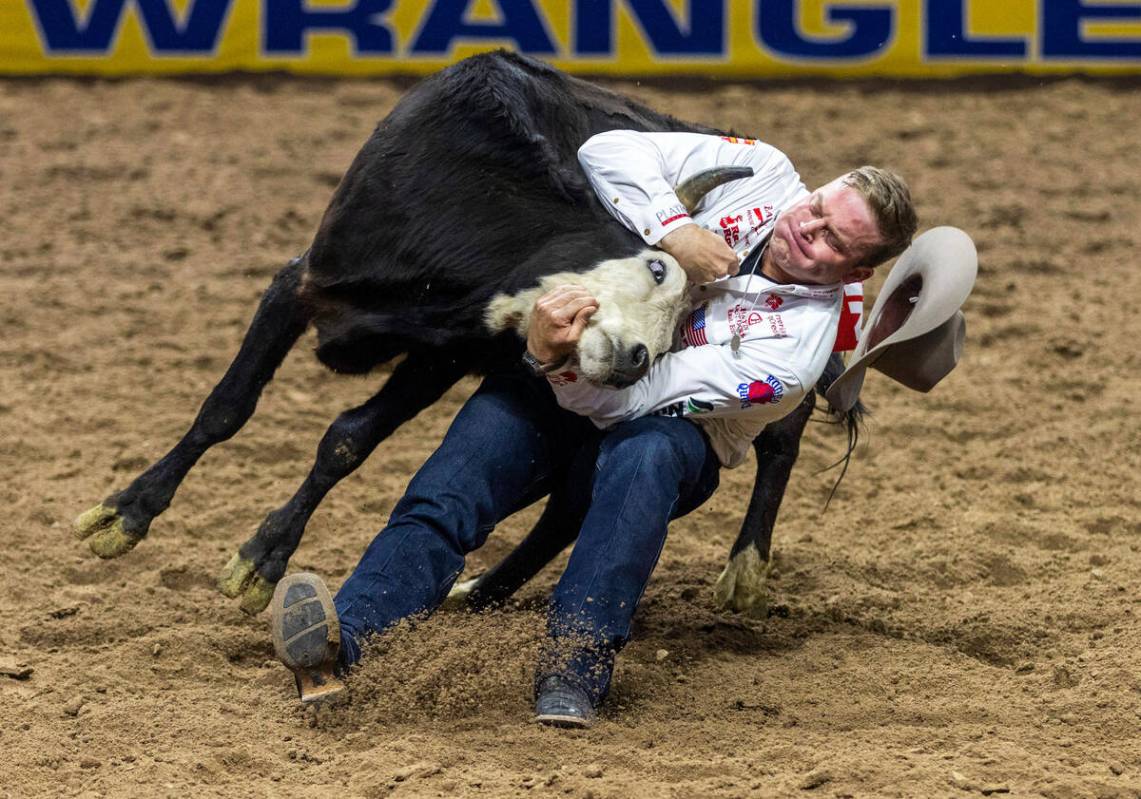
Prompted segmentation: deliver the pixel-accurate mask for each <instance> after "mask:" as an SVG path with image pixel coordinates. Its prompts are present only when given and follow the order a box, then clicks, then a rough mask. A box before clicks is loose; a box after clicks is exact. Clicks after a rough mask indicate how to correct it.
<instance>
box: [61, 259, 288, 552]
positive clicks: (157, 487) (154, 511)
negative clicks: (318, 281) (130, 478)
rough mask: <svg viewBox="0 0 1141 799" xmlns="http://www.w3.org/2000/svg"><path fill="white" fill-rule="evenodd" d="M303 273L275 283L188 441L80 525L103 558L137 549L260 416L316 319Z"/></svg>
mask: <svg viewBox="0 0 1141 799" xmlns="http://www.w3.org/2000/svg"><path fill="white" fill-rule="evenodd" d="M304 269H305V259H304V257H301V258H296V259H294V260H293V261H291V262H290V263H289V265H288V266H286V267H285V268H284V269H282V270H281V271H280V272H278V273H277V275H276V276H275V277H274V278H273V282H272V283H271V284H270V286H269V288H268V289H267V290H266V292H265V294H264V295H263V296H262V299H261V303H260V304H259V305H258V309H257V313H255V314H254V319H253V321H252V322H251V323H250V327H249V330H248V331H246V336H245V339H244V340H243V341H242V346H241V348H240V349H239V350H238V354H237V356H236V357H235V358H234V361H233V363H231V364H230V368H229V369H227V370H226V374H225V375H224V376H223V377H222V380H221V381H220V382H219V383H218V385H217V386H215V388H214V390H213V391H211V392H210V396H208V397H207V398H206V401H205V402H204V403H203V404H202V408H201V409H200V410H199V411H198V416H197V417H196V418H195V420H194V423H193V424H192V425H191V426H190V430H189V431H187V433H186V435H184V436H183V437H182V440H181V441H179V442H178V444H177V445H175V447H174V448H173V449H172V450H171V451H170V452H168V453H167V454H166V455H164V456H163V457H162V458H161V459H160V460H158V461H156V462H155V463H154V464H153V465H152V466H151V467H150V468H148V469H147V470H146V471H145V472H143V473H142V474H141V475H139V476H138V477H137V478H135V480H134V482H132V483H131V484H130V485H129V486H127V487H126V488H125V489H124V490H122V491H118V492H116V493H114V494H112V495H111V496H109V497H107V498H106V499H105V500H103V502H101V503H100V504H98V505H96V506H95V507H94V508H92V509H90V510H88V511H86V512H85V513H82V514H80V516H79V517H78V518H77V519H76V520H75V533H76V535H77V536H78V537H79V538H81V539H87V541H88V545H89V546H90V547H91V550H92V551H93V552H94V553H95V554H96V555H98V556H99V557H101V558H114V557H118V556H119V555H123V554H125V553H127V552H129V551H130V550H131V549H132V548H134V546H135V544H137V543H138V542H139V541H141V540H142V539H143V537H144V536H145V535H146V534H147V530H148V529H149V528H150V525H151V521H153V520H154V518H155V517H156V516H158V515H159V514H160V513H162V512H163V511H164V510H166V508H167V506H169V505H170V501H171V499H173V497H174V493H175V491H177V490H178V486H179V484H180V483H181V482H182V480H183V478H185V477H186V474H187V472H189V471H190V469H191V467H193V466H194V464H195V463H197V461H198V459H199V458H201V457H202V455H203V454H204V453H205V452H206V450H208V449H209V448H210V447H212V446H214V445H215V444H218V443H220V442H222V441H225V440H226V439H228V438H230V437H231V436H233V435H234V434H235V433H237V432H238V430H240V429H241V427H242V425H243V424H245V423H246V420H247V419H249V418H250V416H251V415H252V414H253V412H254V408H255V407H256V406H257V401H258V397H259V396H261V392H262V389H263V388H264V387H265V384H266V383H268V382H269V381H270V379H272V378H273V373H274V371H276V370H277V367H278V366H279V365H280V364H281V362H282V360H284V359H285V356H286V354H287V353H288V352H289V350H290V349H291V348H292V347H293V344H294V343H295V342H296V341H297V339H298V337H299V336H300V335H301V334H302V333H303V332H304V331H305V328H306V327H307V326H308V324H309V320H310V312H309V310H308V308H307V306H306V304H305V302H304V301H303V300H302V299H301V297H300V296H299V289H300V287H301V279H302V274H303V272H304Z"/></svg>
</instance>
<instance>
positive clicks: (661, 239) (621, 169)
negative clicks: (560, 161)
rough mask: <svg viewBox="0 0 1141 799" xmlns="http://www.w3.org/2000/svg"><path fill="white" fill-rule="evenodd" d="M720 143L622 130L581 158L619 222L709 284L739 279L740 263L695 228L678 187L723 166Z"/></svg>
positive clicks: (589, 145)
mask: <svg viewBox="0 0 1141 799" xmlns="http://www.w3.org/2000/svg"><path fill="white" fill-rule="evenodd" d="M722 144H723V142H722V140H721V139H719V138H718V137H716V136H704V135H701V134H696V133H657V134H651V133H639V132H637V131H629V130H618V131H609V132H607V133H600V134H598V135H597V136H593V137H592V138H591V139H589V140H588V141H587V142H586V144H584V145H583V146H582V147H581V148H580V149H579V152H578V157H579V162H580V163H581V164H582V168H583V170H584V171H585V172H586V175H587V177H588V178H589V179H590V182H591V185H592V186H593V187H594V190H595V193H596V194H597V195H598V197H599V199H600V200H601V201H602V203H603V205H605V206H606V208H607V210H609V211H610V213H611V214H612V215H613V216H614V217H615V218H616V219H618V221H620V222H621V223H622V224H623V225H625V226H626V227H627V228H629V229H630V230H632V231H633V232H635V233H637V234H638V235H639V236H641V237H642V239H643V241H645V242H646V243H647V244H649V245H651V246H657V247H660V248H661V249H663V250H665V251H666V252H668V253H669V254H670V255H672V256H673V257H674V258H676V259H677V260H678V263H680V264H681V266H682V268H683V269H684V270H685V271H686V275H687V276H688V277H689V279H690V280H692V281H693V282H695V283H709V282H711V281H713V280H717V279H718V278H721V277H725V276H727V275H734V274H736V273H737V269H738V266H739V261H738V259H737V256H736V254H735V253H734V252H733V250H732V248H730V247H729V245H728V244H726V243H725V241H724V239H722V238H721V237H720V236H718V235H717V234H716V233H713V232H712V231H709V230H705V229H704V228H702V227H700V226H698V225H696V224H694V222H693V220H692V219H691V218H690V215H689V211H688V210H687V209H686V207H685V206H684V205H683V204H682V202H681V201H680V200H679V199H678V196H677V194H676V193H675V192H674V188H675V187H676V186H677V185H678V184H679V183H681V181H682V179H683V177H689V176H690V174H692V173H695V172H699V171H701V168H702V165H703V164H704V165H705V166H717V165H720V164H719V163H718V161H719V158H718V156H719V150H720V147H721V146H722ZM683 173H684V175H683Z"/></svg>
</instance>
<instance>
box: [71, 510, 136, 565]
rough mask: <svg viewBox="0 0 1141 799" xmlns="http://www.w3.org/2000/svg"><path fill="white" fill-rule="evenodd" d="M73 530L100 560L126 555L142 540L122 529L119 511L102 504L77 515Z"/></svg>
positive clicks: (121, 518)
mask: <svg viewBox="0 0 1141 799" xmlns="http://www.w3.org/2000/svg"><path fill="white" fill-rule="evenodd" d="M73 530H74V532H75V537H76V538H78V539H80V540H81V541H82V540H84V539H86V540H87V545H88V546H89V547H90V548H91V551H92V552H94V553H95V554H96V555H98V556H99V557H101V558H117V557H119V556H120V555H126V554H127V553H128V552H130V551H131V550H132V549H134V548H135V545H136V544H137V543H139V542H140V541H142V540H143V537H142V536H141V535H132V534H131V533H129V532H127V531H126V529H124V527H123V517H122V516H120V515H119V511H117V510H115V509H114V508H109V507H107V506H106V505H104V504H103V503H100V504H98V505H96V506H95V507H94V508H92V509H91V510H88V511H84V512H83V513H81V514H79V516H77V517H76V518H75V522H74V524H73Z"/></svg>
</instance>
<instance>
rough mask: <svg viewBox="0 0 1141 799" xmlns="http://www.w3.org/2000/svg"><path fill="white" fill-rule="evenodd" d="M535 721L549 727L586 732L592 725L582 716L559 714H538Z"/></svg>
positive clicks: (591, 722)
mask: <svg viewBox="0 0 1141 799" xmlns="http://www.w3.org/2000/svg"><path fill="white" fill-rule="evenodd" d="M535 721H537V722H539V723H540V724H546V725H547V726H549V727H562V728H563V729H568V730H588V729H590V727H591V726H592V725H593V724H594V722H593V721H591V720H590V719H584V718H583V717H582V716H564V715H562V714H560V713H540V714H539V715H537V716H535Z"/></svg>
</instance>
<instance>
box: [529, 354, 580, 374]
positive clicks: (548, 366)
mask: <svg viewBox="0 0 1141 799" xmlns="http://www.w3.org/2000/svg"><path fill="white" fill-rule="evenodd" d="M569 359H570V356H566V355H564V356H561V357H559V356H555V357H553V358H551V359H549V360H547V359H543V358H540V357H538V356H537V355H535V354H534V353H532V352H531V350H530V348H528V349H525V350H523V363H524V365H526V367H527V368H528V369H530V370H531V372H532V374H534V375H535V376H536V377H542V376H544V375H549V374H550V373H551V372H555V371H558V370H559V369H561V368H563V366H565V365H566V362H567V361H568V360H569Z"/></svg>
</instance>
